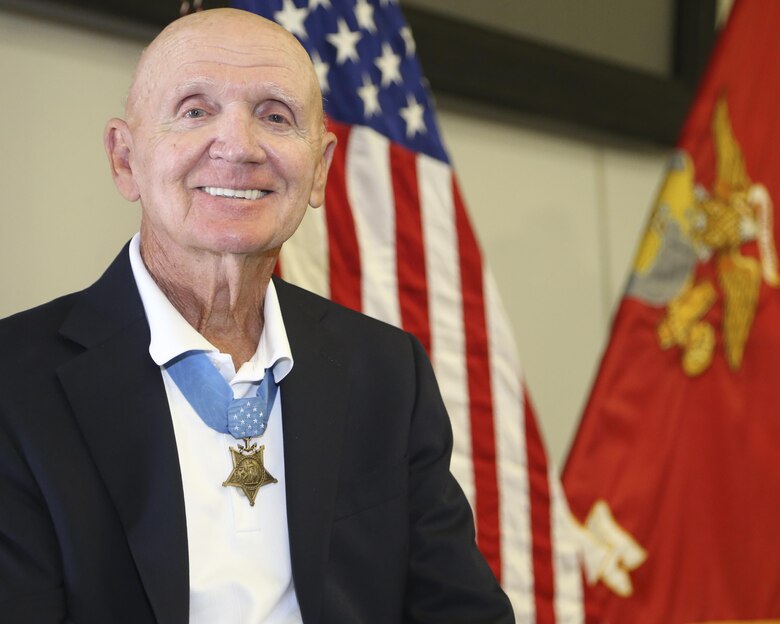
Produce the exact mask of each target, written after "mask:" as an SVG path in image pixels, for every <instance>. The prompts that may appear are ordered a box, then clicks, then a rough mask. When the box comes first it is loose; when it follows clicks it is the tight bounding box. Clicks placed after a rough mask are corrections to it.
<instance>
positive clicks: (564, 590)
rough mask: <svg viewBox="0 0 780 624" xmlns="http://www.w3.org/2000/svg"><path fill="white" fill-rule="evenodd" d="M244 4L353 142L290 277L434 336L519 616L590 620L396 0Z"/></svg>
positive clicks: (294, 245)
mask: <svg viewBox="0 0 780 624" xmlns="http://www.w3.org/2000/svg"><path fill="white" fill-rule="evenodd" d="M231 4H232V6H234V7H236V8H240V9H245V10H248V11H252V12H254V13H258V14H260V15H263V16H265V17H267V18H269V19H272V20H275V21H276V22H278V23H280V24H281V25H282V26H284V27H285V28H286V29H287V30H288V31H290V32H291V33H293V34H294V35H295V36H296V37H297V38H298V39H299V40H300V42H301V43H302V44H303V45H304V47H305V48H306V49H307V50H308V52H309V54H310V56H311V58H312V61H313V63H314V67H315V69H316V72H317V76H318V78H319V81H320V86H321V88H322V92H323V95H324V98H325V110H326V114H327V116H328V118H329V126H330V129H331V130H332V131H333V132H334V133H335V134H336V135H337V137H338V141H339V144H338V148H337V150H336V154H335V156H334V162H333V165H332V167H331V171H330V176H329V179H328V187H327V191H326V196H325V207H324V210H310V211H308V214H307V216H306V218H305V219H304V221H303V223H302V224H301V226H300V229H299V231H298V232H297V233H296V235H295V236H294V237H293V238H292V239H291V240H290V241H289V242H288V243H287V244H286V245H285V246H284V248H283V251H282V255H281V258H280V265H281V273H282V275H283V276H284V277H285V278H286V279H288V280H290V281H292V282H294V283H297V284H299V285H301V286H303V287H305V288H308V289H309V290H312V291H314V292H317V293H319V294H322V295H324V296H326V297H330V298H331V299H333V300H334V301H337V302H339V303H342V304H344V305H347V306H349V307H351V308H354V309H356V310H360V311H362V312H364V313H366V314H368V315H371V316H373V317H376V318H378V319H381V320H383V321H386V322H388V323H392V324H394V325H397V326H399V327H403V328H404V329H406V330H408V331H410V332H412V333H414V334H415V335H416V336H417V337H418V338H419V339H420V341H421V342H422V343H423V345H424V346H425V347H426V349H427V350H428V353H429V354H430V356H431V359H432V361H433V365H434V368H435V369H436V373H437V376H438V380H439V383H440V386H441V391H442V394H443V396H444V400H445V403H446V405H447V408H448V410H449V414H450V418H451V420H452V426H453V430H454V438H455V442H454V450H453V458H452V471H453V473H454V474H455V476H456V478H457V479H458V481H459V482H460V484H461V486H462V487H463V489H464V491H465V492H466V495H467V497H468V499H469V501H470V502H471V505H472V508H473V509H474V513H475V522H476V527H477V540H478V544H479V547H480V549H481V551H482V553H483V554H484V555H485V557H486V558H487V560H488V563H489V564H490V565H491V567H492V568H493V571H494V572H495V574H496V576H497V577H498V578H499V580H500V581H501V583H502V585H503V587H504V588H505V590H506V591H507V593H508V594H509V596H510V598H511V600H512V603H513V605H514V608H515V613H516V617H517V621H518V622H539V623H541V622H544V623H553V622H580V621H582V617H583V615H582V606H581V581H580V572H579V567H578V563H577V558H576V547H575V543H574V541H573V540H572V539H571V538H570V529H569V524H568V517H569V516H568V509H567V507H566V503H565V501H564V498H563V495H562V493H561V489H560V485H559V482H558V480H557V477H556V476H555V475H554V474H553V471H551V470H550V468H549V466H548V464H547V459H546V455H545V451H544V448H543V445H542V443H541V441H540V438H539V434H538V431H537V428H536V424H535V421H534V416H533V414H532V412H531V410H530V408H529V403H528V400H527V397H526V395H525V392H524V386H523V381H522V373H521V369H520V364H519V360H518V358H517V354H516V351H515V348H514V341H513V338H512V336H511V332H510V329H509V324H508V321H507V318H506V316H505V313H504V311H503V306H502V304H501V302H500V299H499V296H498V293H497V291H496V286H495V283H494V281H493V278H492V276H491V274H490V272H489V271H488V269H487V267H486V265H485V263H484V262H483V258H482V254H481V252H480V249H479V245H478V243H477V240H476V238H475V236H474V232H473V230H472V228H471V224H470V222H469V218H468V215H467V213H466V209H465V206H464V203H463V199H462V197H461V193H460V191H459V189H458V184H457V181H456V179H455V176H454V174H453V170H452V168H451V165H450V162H449V157H448V155H447V152H446V150H445V148H444V145H443V143H442V140H441V136H440V134H439V130H438V128H437V124H436V117H435V112H434V106H433V101H432V98H431V95H430V93H429V92H428V88H427V83H426V81H425V78H424V76H423V74H422V70H421V67H420V64H419V61H418V59H417V57H416V55H415V44H414V39H413V37H412V33H411V30H410V29H409V26H408V25H407V24H406V22H405V20H404V17H403V14H402V13H401V9H400V7H399V6H398V4H397V0H236V1H234V2H232V3H231Z"/></svg>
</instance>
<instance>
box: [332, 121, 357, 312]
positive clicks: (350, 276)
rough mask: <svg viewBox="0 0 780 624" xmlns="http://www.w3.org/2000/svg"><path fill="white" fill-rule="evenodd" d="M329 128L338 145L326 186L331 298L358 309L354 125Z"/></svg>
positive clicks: (333, 124) (339, 124) (334, 123)
mask: <svg viewBox="0 0 780 624" xmlns="http://www.w3.org/2000/svg"><path fill="white" fill-rule="evenodd" d="M328 129H329V130H330V131H331V132H333V133H334V134H335V135H336V138H337V139H338V145H337V146H336V150H335V152H334V153H333V162H332V163H331V166H330V173H329V174H328V184H327V186H326V187H325V221H326V224H327V228H328V258H329V262H330V298H331V299H332V300H333V301H336V302H337V303H340V304H342V305H345V306H347V307H350V308H352V309H354V310H360V309H361V308H362V301H363V291H362V288H361V271H360V248H359V247H358V240H357V234H356V232H355V220H354V218H353V216H352V208H351V207H350V205H349V195H348V194H347V145H348V144H349V133H350V126H348V125H346V124H341V123H338V122H335V121H332V120H330V121H329V122H328Z"/></svg>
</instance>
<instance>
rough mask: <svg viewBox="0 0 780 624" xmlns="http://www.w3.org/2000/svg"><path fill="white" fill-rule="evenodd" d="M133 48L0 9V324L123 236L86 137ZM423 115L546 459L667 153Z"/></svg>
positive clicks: (124, 81) (76, 281)
mask: <svg viewBox="0 0 780 624" xmlns="http://www.w3.org/2000/svg"><path fill="white" fill-rule="evenodd" d="M143 43H144V42H141V41H129V40H121V39H117V38H114V37H110V36H108V35H102V34H98V33H95V32H91V31H87V30H81V29H76V28H71V27H66V26H60V25H56V24H53V23H50V22H46V21H40V20H37V19H34V18H28V17H22V16H19V15H17V14H15V13H10V12H6V11H0V85H2V97H1V98H0V146H1V149H0V188H2V189H3V193H2V202H1V203H0V263H1V265H2V271H0V293H3V294H2V299H0V316H5V315H7V314H10V313H12V312H15V311H18V310H21V309H24V308H27V307H30V306H32V305H35V304H37V303H41V302H43V301H46V300H48V299H51V298H53V297H55V296H57V295H59V294H63V293H65V292H69V291H72V290H75V289H78V288H82V287H84V286H86V285H88V284H89V283H91V282H92V281H93V280H94V279H95V278H96V277H97V276H98V275H99V274H100V272H101V271H102V269H103V268H105V266H106V265H107V264H108V262H110V260H111V259H112V258H113V257H114V255H115V254H116V253H117V251H118V250H119V248H120V246H121V245H122V244H123V243H124V242H125V241H126V240H127V239H128V238H129V236H130V235H131V234H132V233H133V232H134V231H135V229H136V227H137V221H138V209H137V207H136V206H135V205H132V204H128V203H126V202H124V201H123V200H122V199H121V198H120V197H119V195H118V193H117V192H116V191H115V189H114V187H113V184H112V182H111V180H110V177H109V173H108V165H107V163H106V160H105V156H104V154H103V148H102V132H103V126H104V123H105V121H106V120H107V119H108V118H109V117H111V116H113V115H119V114H121V110H122V104H123V98H124V94H125V91H126V89H127V87H128V86H129V81H130V77H131V74H132V70H133V66H134V64H135V60H136V58H137V56H138V54H139V53H140V50H141V47H142V45H143ZM439 106H440V122H441V125H442V127H443V132H444V137H445V141H446V142H447V144H448V146H449V148H450V151H451V154H452V156H453V160H454V163H455V166H456V168H457V170H458V172H459V176H460V180H461V183H462V187H463V193H464V195H465V198H466V201H467V203H468V206H469V208H470V212H471V216H472V220H473V222H474V224H475V227H476V229H477V233H478V235H479V238H480V240H481V243H482V247H483V249H484V250H485V252H486V255H487V257H488V260H489V262H490V263H491V266H492V268H493V272H494V274H495V276H496V279H497V282H498V285H499V288H500V290H501V292H502V294H503V297H504V300H505V303H506V306H507V311H508V314H509V317H510V320H511V322H512V324H513V326H514V329H515V333H516V338H517V342H518V345H519V350H520V354H521V358H522V360H523V363H524V366H525V371H526V375H527V380H528V384H529V387H530V391H531V394H532V398H533V400H534V403H535V405H536V408H537V412H538V414H539V420H540V424H541V426H542V429H543V432H544V433H545V434H546V440H547V443H548V447H549V449H550V452H551V455H552V457H553V459H554V460H555V461H556V462H559V461H560V460H561V459H562V457H563V455H564V453H565V450H566V448H567V447H568V443H569V440H570V437H571V435H572V433H573V430H574V427H575V425H576V422H577V420H578V417H579V413H580V410H581V407H582V404H583V401H584V399H585V397H586V394H587V391H588V388H589V386H590V381H591V377H592V375H593V374H594V370H595V367H596V365H597V363H598V360H599V357H600V353H601V350H602V348H603V345H604V340H605V337H606V334H607V331H608V324H609V320H610V316H611V313H612V309H613V306H614V303H615V301H616V300H617V298H618V296H619V293H620V290H621V288H622V284H623V281H624V279H625V276H626V274H627V269H628V265H629V262H630V258H631V256H632V254H633V249H634V247H635V244H636V241H637V238H638V236H639V231H640V229H641V228H642V227H643V224H644V220H645V216H646V214H647V212H648V209H649V206H650V204H651V201H652V198H653V194H654V192H655V187H656V185H657V184H658V183H659V182H660V178H661V174H662V165H663V162H664V160H665V157H666V155H667V154H668V150H665V149H661V148H658V147H651V146H647V145H642V144H638V143H630V142H625V141H620V140H617V139H615V138H608V137H604V136H599V135H593V134H590V133H586V132H583V131H580V130H576V129H573V128H562V127H558V126H551V125H550V124H549V123H548V122H545V121H543V120H539V119H531V118H527V117H522V116H519V115H518V116H513V115H509V114H506V113H503V112H501V111H497V110H495V111H494V110H486V109H485V107H484V106H481V105H480V106H479V107H476V106H472V105H464V104H462V103H459V102H454V101H448V100H442V101H440V103H439Z"/></svg>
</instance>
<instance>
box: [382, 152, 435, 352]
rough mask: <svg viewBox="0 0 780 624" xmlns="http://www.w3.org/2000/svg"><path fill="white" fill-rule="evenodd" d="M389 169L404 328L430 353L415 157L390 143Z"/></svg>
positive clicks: (399, 292)
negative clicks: (393, 204)
mask: <svg viewBox="0 0 780 624" xmlns="http://www.w3.org/2000/svg"><path fill="white" fill-rule="evenodd" d="M390 170H391V171H390V172H391V178H392V180H393V198H394V200H395V245H396V271H397V274H398V300H399V305H400V307H401V325H402V326H403V328H404V329H405V330H406V331H409V332H411V333H413V334H414V335H415V336H417V338H418V340H419V341H420V342H421V343H422V345H423V346H424V347H425V350H426V351H427V352H428V353H430V352H431V326H430V318H429V314H428V280H427V277H426V273H425V266H426V265H425V247H424V244H423V231H422V214H421V213H420V193H419V187H418V186H417V156H416V154H415V153H414V152H412V151H409V150H408V149H405V148H403V147H400V146H399V145H396V144H395V143H391V144H390Z"/></svg>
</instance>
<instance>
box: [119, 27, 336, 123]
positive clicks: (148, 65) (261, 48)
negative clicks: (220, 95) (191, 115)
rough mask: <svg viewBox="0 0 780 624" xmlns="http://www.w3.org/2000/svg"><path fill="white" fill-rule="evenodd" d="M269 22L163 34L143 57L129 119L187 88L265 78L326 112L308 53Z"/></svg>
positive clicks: (185, 29)
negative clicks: (153, 100)
mask: <svg viewBox="0 0 780 624" xmlns="http://www.w3.org/2000/svg"><path fill="white" fill-rule="evenodd" d="M251 17H253V18H254V17H256V16H251ZM264 22H265V21H262V22H258V21H257V20H255V19H251V20H245V21H244V20H240V19H236V18H233V19H230V20H224V19H223V20H211V21H200V22H195V23H194V24H192V25H185V26H179V27H174V28H170V27H169V28H170V30H169V29H166V31H163V33H162V34H161V35H160V36H159V37H158V38H157V39H156V40H155V41H154V42H152V44H151V45H150V46H149V47H148V48H147V49H146V50H145V52H144V54H143V55H142V57H141V60H140V62H139V66H138V69H137V71H136V76H135V79H134V81H133V86H132V88H131V91H130V97H129V98H128V114H129V113H130V111H131V109H132V108H133V107H135V106H136V105H137V104H138V100H139V99H144V100H145V99H148V98H149V97H150V96H152V95H153V94H155V93H159V94H161V95H162V94H164V93H165V92H170V90H171V89H175V88H177V87H178V86H179V85H181V84H184V83H193V82H197V81H198V80H203V81H204V82H210V83H218V82H219V81H225V83H226V85H227V83H231V82H232V83H235V82H239V83H240V82H242V81H243V82H247V81H252V80H257V79H258V77H259V76H260V75H262V76H263V77H267V78H268V79H269V80H271V81H273V82H276V83H277V86H276V88H280V86H281V85H286V86H287V88H288V89H291V90H293V91H297V93H298V96H299V97H300V98H301V100H302V101H311V102H312V104H313V105H314V106H321V104H320V93H319V83H318V81H317V78H316V74H315V72H314V68H313V66H312V64H311V60H310V59H309V57H308V54H307V53H306V51H305V50H304V49H303V47H302V46H301V45H300V44H299V43H298V41H297V40H296V39H295V38H294V37H293V36H292V35H290V34H289V33H287V32H286V31H284V30H282V29H281V28H280V27H279V26H277V25H275V24H273V23H271V22H267V23H264ZM174 26H175V25H174ZM315 102H316V103H315Z"/></svg>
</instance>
